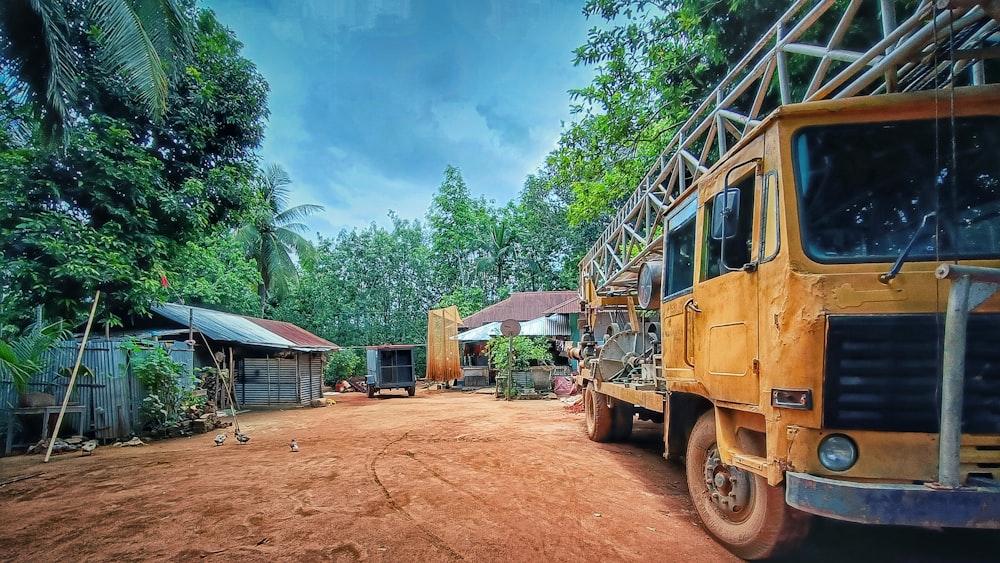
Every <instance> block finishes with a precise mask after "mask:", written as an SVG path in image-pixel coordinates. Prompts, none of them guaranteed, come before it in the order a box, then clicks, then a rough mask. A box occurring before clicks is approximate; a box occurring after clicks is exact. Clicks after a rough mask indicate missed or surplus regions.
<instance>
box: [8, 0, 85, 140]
mask: <svg viewBox="0 0 1000 563" xmlns="http://www.w3.org/2000/svg"><path fill="white" fill-rule="evenodd" d="M66 28H67V24H66V13H65V7H64V5H63V4H62V3H61V2H46V1H43V0H4V2H0V36H2V37H3V38H4V39H5V40H4V41H0V55H2V58H4V59H6V60H8V61H11V62H12V63H13V68H10V69H5V71H7V72H11V71H12V74H13V75H14V78H15V80H16V81H18V82H20V83H21V84H23V85H24V86H26V89H27V92H26V94H27V98H28V99H29V100H33V101H34V103H35V106H36V107H37V108H38V109H39V111H40V113H41V115H42V126H43V131H44V133H45V134H46V136H48V137H49V138H52V137H55V136H57V135H59V134H63V131H64V124H65V122H66V119H67V116H68V114H69V105H70V104H72V103H74V102H75V101H76V99H77V96H78V87H77V84H78V82H79V66H78V64H77V63H78V58H77V55H76V53H75V51H74V50H73V49H72V47H71V46H70V44H69V41H68V39H67V36H66Z"/></svg>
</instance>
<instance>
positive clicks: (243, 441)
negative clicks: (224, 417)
mask: <svg viewBox="0 0 1000 563" xmlns="http://www.w3.org/2000/svg"><path fill="white" fill-rule="evenodd" d="M233 436H235V437H236V441H237V442H239V443H240V444H244V445H245V444H246V443H247V442H249V441H250V436H247V435H246V434H241V433H240V431H239V430H233Z"/></svg>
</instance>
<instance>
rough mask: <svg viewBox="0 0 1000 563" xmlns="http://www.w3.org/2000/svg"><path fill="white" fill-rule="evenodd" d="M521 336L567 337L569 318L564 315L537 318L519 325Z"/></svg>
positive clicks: (568, 333)
mask: <svg viewBox="0 0 1000 563" xmlns="http://www.w3.org/2000/svg"><path fill="white" fill-rule="evenodd" d="M521 334H523V335H525V336H569V335H570V328H569V318H568V317H567V316H566V315H550V316H547V317H538V318H537V319H531V320H530V321H526V322H523V323H521Z"/></svg>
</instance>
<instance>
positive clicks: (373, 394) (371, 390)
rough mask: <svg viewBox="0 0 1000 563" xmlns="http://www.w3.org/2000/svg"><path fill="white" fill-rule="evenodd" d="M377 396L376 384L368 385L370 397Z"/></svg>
mask: <svg viewBox="0 0 1000 563" xmlns="http://www.w3.org/2000/svg"><path fill="white" fill-rule="evenodd" d="M374 396H375V386H374V385H368V398H369V399H371V398H373V397H374Z"/></svg>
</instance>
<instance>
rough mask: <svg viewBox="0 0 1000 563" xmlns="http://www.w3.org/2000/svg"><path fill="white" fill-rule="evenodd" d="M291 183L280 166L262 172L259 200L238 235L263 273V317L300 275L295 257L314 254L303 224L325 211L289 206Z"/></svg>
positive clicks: (258, 181)
mask: <svg viewBox="0 0 1000 563" xmlns="http://www.w3.org/2000/svg"><path fill="white" fill-rule="evenodd" d="M290 183H291V180H290V179H289V178H288V173H286V172H285V171H284V170H283V169H282V168H281V167H280V166H278V165H276V164H270V165H268V166H266V167H264V169H263V170H260V171H259V173H258V175H257V178H256V180H255V181H254V190H255V191H256V196H257V201H256V203H255V204H254V205H253V208H252V209H251V211H250V214H249V219H248V220H247V221H246V222H245V224H244V225H243V226H241V227H239V228H238V229H236V233H235V236H236V240H237V241H239V243H240V244H241V245H242V246H243V249H244V252H245V253H246V256H247V258H248V259H252V260H254V262H256V264H257V270H258V271H259V272H260V279H261V284H260V286H259V287H258V293H259V294H260V314H261V316H263V315H264V306H265V305H266V304H267V298H268V297H269V296H271V295H277V296H281V295H284V294H285V292H286V291H287V289H288V281H289V280H290V279H294V278H295V277H296V276H297V274H296V268H295V261H294V260H293V256H299V257H302V256H308V255H309V254H310V253H312V252H314V249H313V246H312V243H310V242H309V241H308V240H306V239H305V238H304V237H302V235H300V234H299V233H302V232H305V231H306V229H308V227H306V226H305V225H304V224H302V223H300V222H299V221H301V220H303V219H305V218H307V217H309V216H310V215H312V214H313V213H317V212H320V211H323V206H322V205H312V204H303V205H296V206H295V207H288V185H289V184H290Z"/></svg>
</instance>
